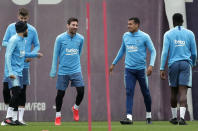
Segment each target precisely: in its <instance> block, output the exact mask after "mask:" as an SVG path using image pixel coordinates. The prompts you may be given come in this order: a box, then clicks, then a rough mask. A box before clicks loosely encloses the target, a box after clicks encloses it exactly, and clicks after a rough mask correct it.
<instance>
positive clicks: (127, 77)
mask: <svg viewBox="0 0 198 131" xmlns="http://www.w3.org/2000/svg"><path fill="white" fill-rule="evenodd" d="M124 82H125V88H126V118H124V119H123V120H121V121H120V123H121V124H133V121H132V112H133V96H134V90H135V84H136V70H132V69H127V68H125V72H124Z"/></svg>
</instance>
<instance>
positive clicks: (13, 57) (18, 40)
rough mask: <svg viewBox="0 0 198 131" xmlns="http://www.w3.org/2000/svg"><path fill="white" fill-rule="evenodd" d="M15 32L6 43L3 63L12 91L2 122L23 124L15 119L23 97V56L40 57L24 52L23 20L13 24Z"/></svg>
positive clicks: (24, 27)
mask: <svg viewBox="0 0 198 131" xmlns="http://www.w3.org/2000/svg"><path fill="white" fill-rule="evenodd" d="M15 27H16V32H17V33H16V34H15V35H13V36H12V37H11V38H10V39H9V41H8V44H7V48H6V54H5V63H6V64H5V65H6V68H7V71H6V72H5V77H6V78H7V80H8V87H9V89H10V90H11V92H12V95H11V99H10V101H9V107H8V108H9V110H7V116H6V119H5V120H4V123H6V124H9V125H24V123H22V122H20V121H18V120H17V114H18V106H19V105H20V104H19V103H21V101H23V97H21V91H22V90H23V75H22V74H23V73H22V71H23V68H24V61H25V57H30V58H33V57H40V56H41V54H40V53H27V52H25V44H26V42H25V41H26V39H25V37H27V36H28V26H27V24H26V23H25V22H22V21H19V22H17V23H16V24H15Z"/></svg>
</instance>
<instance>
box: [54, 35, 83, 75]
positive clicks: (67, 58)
mask: <svg viewBox="0 0 198 131" xmlns="http://www.w3.org/2000/svg"><path fill="white" fill-rule="evenodd" d="M83 43H84V37H83V36H82V35H80V34H78V33H76V35H75V36H73V37H71V36H70V35H69V34H68V33H67V32H64V33H62V34H60V35H58V36H57V37H56V41H55V44H54V53H53V60H52V67H51V71H50V76H51V77H55V76H56V70H57V63H58V59H59V69H58V75H69V74H74V73H77V72H81V64H80V55H81V52H82V48H83Z"/></svg>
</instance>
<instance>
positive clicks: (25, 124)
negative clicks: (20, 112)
mask: <svg viewBox="0 0 198 131" xmlns="http://www.w3.org/2000/svg"><path fill="white" fill-rule="evenodd" d="M19 122H21V123H22V124H23V125H24V126H27V125H28V124H27V123H25V122H24V121H19Z"/></svg>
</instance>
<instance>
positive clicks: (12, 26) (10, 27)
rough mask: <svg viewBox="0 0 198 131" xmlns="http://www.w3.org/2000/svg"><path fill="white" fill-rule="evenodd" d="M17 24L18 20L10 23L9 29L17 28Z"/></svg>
mask: <svg viewBox="0 0 198 131" xmlns="http://www.w3.org/2000/svg"><path fill="white" fill-rule="evenodd" d="M15 24H16V22H14V23H11V24H9V25H8V27H7V29H12V28H14V29H15Z"/></svg>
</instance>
